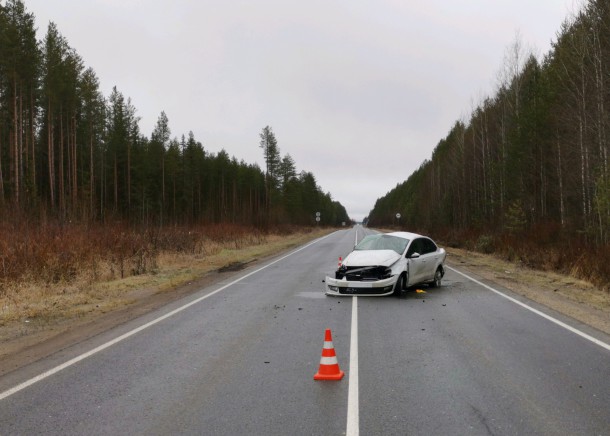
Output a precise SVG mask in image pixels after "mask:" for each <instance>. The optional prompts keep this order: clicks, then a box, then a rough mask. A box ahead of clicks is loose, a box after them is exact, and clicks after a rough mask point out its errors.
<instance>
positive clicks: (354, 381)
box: [345, 295, 360, 436]
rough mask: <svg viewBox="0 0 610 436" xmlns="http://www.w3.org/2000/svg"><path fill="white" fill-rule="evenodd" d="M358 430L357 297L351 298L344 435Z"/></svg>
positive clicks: (351, 435)
mask: <svg viewBox="0 0 610 436" xmlns="http://www.w3.org/2000/svg"><path fill="white" fill-rule="evenodd" d="M359 432H360V420H359V405H358V297H356V296H355V295H354V297H353V298H352V331H351V339H350V346H349V387H348V390H347V429H346V431H345V435H346V436H358V434H359Z"/></svg>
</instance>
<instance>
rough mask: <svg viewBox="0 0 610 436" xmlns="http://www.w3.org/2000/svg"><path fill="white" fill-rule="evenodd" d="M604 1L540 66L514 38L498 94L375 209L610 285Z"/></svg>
mask: <svg viewBox="0 0 610 436" xmlns="http://www.w3.org/2000/svg"><path fill="white" fill-rule="evenodd" d="M609 141H610V2H609V1H608V0H591V1H589V2H588V3H587V4H586V5H585V6H584V7H583V9H581V10H580V11H579V12H578V13H577V14H574V15H573V16H571V17H570V18H568V19H567V20H566V21H565V22H564V23H563V25H562V26H561V27H560V29H559V31H558V32H557V35H556V41H554V43H553V46H552V49H551V50H550V52H549V53H547V54H546V55H545V56H544V57H543V58H542V59H540V60H539V59H537V58H536V57H535V56H533V55H532V54H530V53H528V50H526V49H525V48H524V44H523V42H521V41H520V39H519V38H517V39H516V41H515V43H514V44H513V45H511V46H510V47H509V49H508V50H507V52H506V55H505V61H504V63H503V65H502V67H501V70H500V74H499V80H498V86H497V89H496V91H495V95H493V96H490V97H488V98H485V99H484V100H483V101H481V102H480V103H479V104H478V106H476V107H475V108H474V109H473V110H472V113H471V114H470V116H469V118H468V119H463V120H459V121H456V122H455V124H454V125H453V127H452V128H451V129H450V130H449V133H448V134H447V136H446V137H445V138H444V139H442V140H441V141H440V142H439V143H438V145H437V146H436V148H435V150H434V152H433V153H432V157H431V159H430V160H426V161H425V162H423V163H422V165H421V166H420V167H419V169H418V170H417V171H415V172H414V173H413V174H411V175H410V177H409V178H408V179H407V180H406V181H405V182H403V183H400V184H398V185H397V186H396V187H395V188H394V189H393V190H391V191H390V192H388V193H387V194H386V195H385V196H383V197H381V198H379V199H378V200H377V202H376V204H375V207H374V208H373V210H372V211H371V212H370V215H369V217H368V222H369V225H371V226H383V225H392V224H396V218H395V215H396V213H400V214H401V218H400V224H401V225H404V226H408V227H409V228H411V229H418V230H420V231H425V232H431V233H434V234H436V235H443V238H445V239H446V240H447V241H449V242H450V243H452V244H454V245H456V246H459V245H466V246H468V247H470V248H478V249H481V250H483V251H488V252H500V253H504V254H505V255H506V256H507V257H509V258H511V259H518V260H521V261H523V262H525V263H526V264H529V265H532V266H536V267H544V268H549V269H559V270H564V271H568V272H572V273H576V274H577V275H580V276H582V277H584V278H592V279H594V280H595V281H596V282H597V283H599V284H602V285H603V286H607V283H608V282H609V281H610V267H609V266H608V265H609V261H610V249H609V244H608V243H609V241H610V168H609V159H608V158H609V156H608V154H609V148H610V147H609Z"/></svg>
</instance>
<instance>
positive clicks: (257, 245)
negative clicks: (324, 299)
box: [0, 223, 328, 326]
mask: <svg viewBox="0 0 610 436" xmlns="http://www.w3.org/2000/svg"><path fill="white" fill-rule="evenodd" d="M321 232H322V233H324V232H328V230H322V231H321ZM321 232H320V231H318V232H317V233H316V232H313V231H312V230H311V229H288V230H287V229H278V230H276V231H273V232H268V233H263V232H261V231H258V230H256V229H253V228H250V227H243V226H233V225H206V226H199V227H167V228H163V229H158V228H156V229H150V228H149V229H133V228H129V227H128V226H126V225H124V224H121V223H119V224H114V225H111V226H104V227H101V226H98V227H88V226H83V225H59V224H54V223H46V224H43V225H37V226H33V225H28V224H27V223H25V224H24V223H17V224H15V223H13V224H11V223H0V326H4V325H8V324H11V323H15V322H24V323H30V322H32V323H34V322H36V323H38V324H41V323H42V324H47V323H53V322H54V321H57V320H59V319H69V318H75V317H81V316H85V315H87V314H88V313H91V312H96V313H100V312H101V313H104V312H107V311H111V310H114V309H115V308H118V307H123V306H125V305H128V304H130V303H131V302H133V301H135V300H136V299H137V298H138V295H139V293H141V291H142V289H148V290H149V291H150V290H151V289H152V290H153V292H162V291H163V292H167V291H171V290H172V289H175V288H176V287H177V286H180V285H182V284H184V283H187V282H190V281H192V280H195V279H196V278H198V277H201V276H203V275H205V274H206V273H208V272H210V271H214V270H218V269H219V268H222V267H224V266H227V265H230V264H235V263H247V262H250V261H252V260H254V259H256V258H259V257H263V256H267V255H270V254H273V253H275V252H277V251H280V250H282V249H286V248H289V247H291V246H295V245H297V244H299V243H302V242H304V241H305V240H307V239H311V238H314V237H317V236H319V235H320V234H321Z"/></svg>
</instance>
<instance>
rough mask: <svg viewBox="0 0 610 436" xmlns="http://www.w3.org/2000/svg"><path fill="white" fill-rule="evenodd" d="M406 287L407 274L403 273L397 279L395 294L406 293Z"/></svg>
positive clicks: (397, 295) (398, 295)
mask: <svg viewBox="0 0 610 436" xmlns="http://www.w3.org/2000/svg"><path fill="white" fill-rule="evenodd" d="M404 288H405V275H404V274H401V275H400V276H399V277H398V280H396V285H395V286H394V296H396V297H400V296H402V295H403V293H404Z"/></svg>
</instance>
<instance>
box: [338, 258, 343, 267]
mask: <svg viewBox="0 0 610 436" xmlns="http://www.w3.org/2000/svg"><path fill="white" fill-rule="evenodd" d="M342 263H343V259H341V256H339V268H341V264H342Z"/></svg>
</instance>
